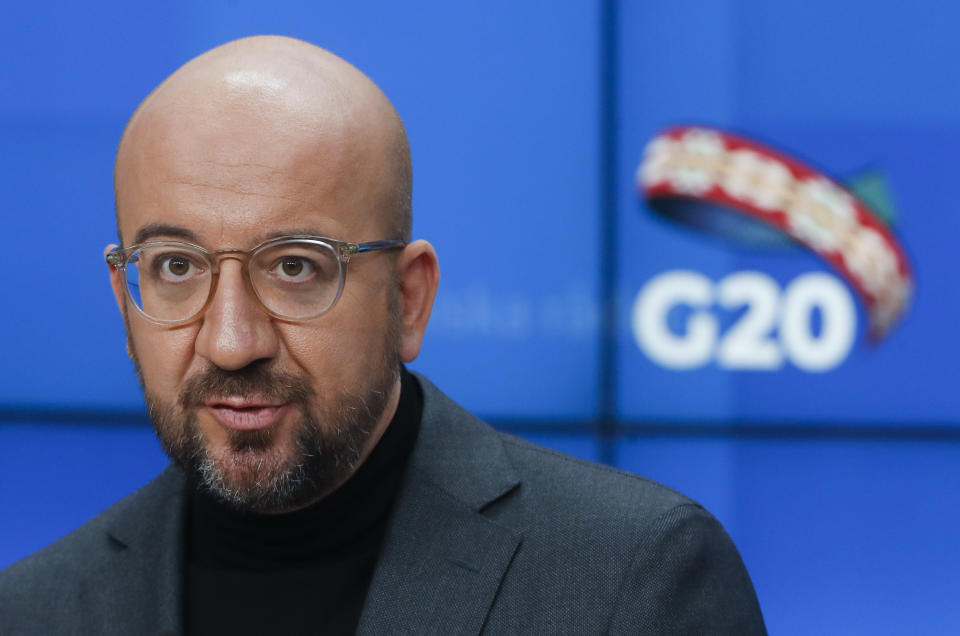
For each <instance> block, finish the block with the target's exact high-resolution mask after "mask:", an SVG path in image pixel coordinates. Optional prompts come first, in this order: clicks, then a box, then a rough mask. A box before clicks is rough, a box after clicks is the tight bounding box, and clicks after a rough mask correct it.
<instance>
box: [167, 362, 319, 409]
mask: <svg viewBox="0 0 960 636" xmlns="http://www.w3.org/2000/svg"><path fill="white" fill-rule="evenodd" d="M313 394H314V391H313V387H311V386H310V383H309V382H307V380H305V379H304V378H302V377H300V376H299V375H295V374H293V373H288V372H286V371H279V370H276V369H272V368H270V366H269V364H268V363H266V364H265V363H264V362H255V363H253V364H250V365H248V366H246V367H244V368H242V369H237V370H235V371H226V370H224V369H221V368H219V367H215V366H210V367H208V368H206V369H205V370H203V371H202V372H200V373H198V374H196V375H194V376H193V377H191V378H190V379H188V380H187V381H186V382H184V385H183V388H182V389H181V390H180V395H179V396H178V402H179V403H180V406H181V407H182V408H184V409H188V408H191V407H197V406H201V405H202V404H203V403H204V402H206V401H207V400H209V399H211V398H222V397H227V396H230V395H245V396H246V395H256V396H258V397H263V398H266V399H268V400H273V401H277V402H287V403H292V404H305V403H306V402H307V401H308V400H309V399H310V398H311V397H313Z"/></svg>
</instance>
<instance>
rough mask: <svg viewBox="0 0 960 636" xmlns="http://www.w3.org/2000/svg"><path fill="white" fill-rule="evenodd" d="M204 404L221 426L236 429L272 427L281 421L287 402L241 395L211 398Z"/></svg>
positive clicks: (251, 429) (248, 429)
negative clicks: (282, 402)
mask: <svg viewBox="0 0 960 636" xmlns="http://www.w3.org/2000/svg"><path fill="white" fill-rule="evenodd" d="M204 406H205V407H207V409H209V410H210V413H211V414H212V415H213V417H214V418H215V419H216V420H217V422H219V423H220V425H221V426H224V427H226V428H231V429H233V430H236V431H257V430H261V429H265V428H270V427H271V426H274V425H276V424H277V423H278V422H279V421H280V418H281V417H283V413H284V411H285V408H286V404H277V403H275V402H270V401H267V400H257V399H251V398H245V397H240V396H230V397H225V398H214V399H210V400H207V401H206V402H204Z"/></svg>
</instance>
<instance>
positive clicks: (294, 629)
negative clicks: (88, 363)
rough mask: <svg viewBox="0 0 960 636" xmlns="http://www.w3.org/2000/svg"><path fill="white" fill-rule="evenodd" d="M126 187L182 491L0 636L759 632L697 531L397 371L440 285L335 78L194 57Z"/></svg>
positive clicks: (90, 554) (223, 52) (44, 585)
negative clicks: (505, 432) (497, 429)
mask: <svg viewBox="0 0 960 636" xmlns="http://www.w3.org/2000/svg"><path fill="white" fill-rule="evenodd" d="M115 188H116V200H117V227H118V233H119V237H120V241H121V246H113V245H111V246H108V248H107V250H106V252H105V256H106V260H107V262H108V264H109V268H110V282H111V284H112V286H113V291H114V294H115V296H116V300H117V304H118V306H119V308H120V311H121V312H122V314H123V317H124V320H125V322H126V328H127V342H128V350H129V354H130V357H131V359H132V360H133V362H134V365H135V367H136V369H137V373H138V375H139V377H140V380H141V383H142V385H143V390H144V396H145V399H146V403H147V407H148V412H149V414H150V418H151V420H152V422H153V425H154V428H155V430H156V433H157V436H158V438H159V439H160V442H161V444H162V445H163V447H164V449H165V450H166V452H167V453H168V454H169V455H170V457H171V458H172V459H173V465H172V467H170V468H168V469H167V470H166V471H165V472H164V473H162V474H161V475H160V476H159V477H158V478H157V479H156V480H154V481H153V482H152V483H150V484H149V485H147V486H146V487H144V488H143V489H141V490H140V491H138V492H137V493H135V494H133V495H131V496H130V497H128V498H126V499H124V500H123V501H121V502H120V503H118V504H117V505H115V506H114V507H112V508H110V509H109V510H107V511H106V512H104V513H102V514H101V515H100V516H98V517H97V518H95V519H93V520H92V521H91V522H89V523H88V524H86V525H84V526H82V527H81V528H79V529H78V530H76V531H74V532H73V533H72V534H70V535H68V536H67V537H65V538H64V539H62V540H61V541H59V542H57V543H55V544H53V545H52V546H50V547H48V548H46V549H45V550H43V551H41V552H39V553H37V554H35V555H33V556H31V557H29V558H27V559H25V560H23V561H21V562H19V563H17V564H15V565H13V566H11V567H10V568H8V569H7V570H6V571H5V572H3V573H2V574H0V633H3V634H20V633H27V634H33V633H36V634H56V633H84V634H86V633H89V634H113V633H116V634H149V633H157V632H164V633H188V634H207V633H278V634H288V633H291V634H292V633H354V632H359V633H366V634H381V633H416V634H477V633H481V632H482V633H488V634H528V633H536V634H554V633H569V634H591V633H608V632H609V633H670V634H673V633H697V634H706V633H709V634H713V633H717V634H756V633H763V632H764V628H763V621H762V618H761V615H760V611H759V608H758V605H757V601H756V597H755V595H754V592H753V588H752V586H751V583H750V580H749V577H748V576H747V573H746V571H745V569H744V567H743V564H742V562H741V560H740V557H739V555H738V554H737V552H736V549H735V548H734V547H733V545H732V543H731V542H730V540H729V538H728V537H727V536H726V534H725V533H724V531H723V529H722V528H721V527H720V525H719V524H718V523H717V522H716V521H715V520H714V519H713V518H712V517H711V516H710V515H709V514H708V513H706V512H705V511H704V510H703V509H702V508H700V507H699V506H698V505H697V504H695V503H693V502H691V501H689V500H688V499H685V498H684V497H682V496H680V495H678V494H676V493H674V492H672V491H670V490H668V489H666V488H663V487H661V486H659V485H656V484H653V483H651V482H649V481H646V480H643V479H642V478H638V477H634V476H631V475H627V474H624V473H621V472H618V471H615V470H613V469H610V468H606V467H601V466H598V465H594V464H590V463H587V462H581V461H578V460H575V459H572V458H569V457H565V456H563V455H560V454H558V453H554V452H552V451H549V450H546V449H543V448H540V447H537V446H534V445H531V444H528V443H526V442H523V441H521V440H518V439H515V438H512V437H510V436H506V435H502V434H499V433H496V432H494V431H493V430H491V429H490V428H488V427H487V426H486V425H484V424H483V423H481V422H479V421H478V420H476V419H475V418H473V417H472V416H471V415H469V414H468V413H466V412H465V411H463V410H462V409H461V408H460V407H458V406H457V405H456V404H454V403H452V402H451V401H450V400H448V399H447V398H446V397H445V396H444V395H443V394H442V393H440V391H439V390H437V389H436V388H435V387H434V386H433V385H432V384H430V383H429V382H428V381H427V380H426V379H425V378H422V377H419V376H413V375H411V374H409V373H408V372H407V371H406V370H405V369H404V368H403V366H402V363H403V362H409V361H411V360H413V359H414V358H415V357H416V356H417V353H418V352H419V348H420V342H421V338H422V337H423V333H424V330H425V328H426V324H427V320H428V318H429V315H430V310H431V307H432V303H433V298H434V294H435V292H436V289H437V283H438V279H439V273H438V272H439V270H438V265H437V258H436V255H435V254H434V251H433V249H432V247H431V246H430V245H429V244H428V243H426V242H424V241H414V242H409V241H410V237H409V234H410V224H411V212H410V192H411V171H410V159H409V150H408V147H407V141H406V137H405V133H404V130H403V126H402V124H401V122H400V119H399V117H398V116H397V114H396V113H395V111H394V110H393V108H392V106H391V105H390V103H389V102H388V101H387V99H386V98H385V97H384V95H383V94H382V93H381V92H380V91H379V90H378V89H377V88H376V86H374V85H373V84H372V83H371V82H370V80H369V79H367V78H366V77H365V76H364V75H362V74H361V73H360V72H359V71H357V70H356V69H354V68H353V67H352V66H350V65H349V64H347V63H346V62H344V61H343V60H340V59H339V58H337V57H335V56H333V55H332V54H330V53H328V52H325V51H323V50H321V49H318V48H316V47H314V46H312V45H309V44H306V43H304V42H300V41H297V40H292V39H289V38H279V37H257V38H248V39H244V40H239V41H236V42H232V43H229V44H226V45H224V46H221V47H219V48H217V49H214V50H213V51H210V52H208V53H206V54H204V55H201V56H200V57H198V58H197V59H195V60H193V61H191V62H189V63H188V64H186V65H185V66H184V67H182V68H181V69H179V70H178V71H177V72H176V73H174V74H173V75H172V76H171V77H170V78H168V79H167V80H166V81H165V82H163V84H161V85H160V86H159V87H158V88H157V89H156V90H154V91H153V93H151V94H150V95H149V96H148V97H147V99H146V100H144V102H143V103H142V104H141V105H140V107H139V108H138V109H137V111H136V112H135V113H134V115H133V117H132V118H131V119H130V122H129V123H128V125H127V128H126V130H125V131H124V135H123V138H122V139H121V142H120V146H119V149H118V152H117V160H116V170H115ZM348 272H349V275H347V273H348Z"/></svg>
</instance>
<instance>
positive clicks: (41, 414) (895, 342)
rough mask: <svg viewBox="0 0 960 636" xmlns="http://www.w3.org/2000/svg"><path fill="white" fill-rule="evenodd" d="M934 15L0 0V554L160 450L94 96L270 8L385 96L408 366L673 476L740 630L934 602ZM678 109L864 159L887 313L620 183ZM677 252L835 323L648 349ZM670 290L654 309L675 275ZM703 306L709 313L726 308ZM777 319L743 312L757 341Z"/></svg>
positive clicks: (939, 615) (138, 80) (923, 6)
mask: <svg viewBox="0 0 960 636" xmlns="http://www.w3.org/2000/svg"><path fill="white" fill-rule="evenodd" d="M958 19H960V9H956V8H953V7H952V6H946V7H945V6H943V5H942V4H940V3H936V4H935V3H933V2H920V3H919V4H917V3H914V5H912V7H911V9H910V10H909V11H908V10H907V9H905V8H902V7H901V5H900V3H894V2H892V1H891V2H867V1H866V0H856V1H852V2H847V3H836V2H833V3H828V2H825V1H823V0H816V1H813V0H806V1H804V2H799V1H786V2H778V3H765V2H761V1H759V0H709V1H702V0H701V1H694V0H675V1H672V2H659V1H658V2H654V1H647V2H643V1H637V2H630V1H626V0H622V1H620V2H617V1H615V0H607V1H601V0H592V1H590V0H580V1H568V2H562V3H540V2H507V1H505V0H503V1H490V0H486V1H484V2H465V3H443V2H408V3H399V4H398V3H391V2H385V1H376V2H375V1H368V2H355V3H350V4H349V5H348V4H347V3H333V2H330V3H325V2H321V3H318V2H307V1H303V2H277V3H270V5H269V6H268V5H267V4H266V3H259V2H252V1H246V0H231V1H223V2H203V3H197V2H186V1H183V2H170V3H155V4H145V5H141V4H140V3H121V2H104V1H101V2H87V3H83V4H74V3H67V2H62V3H58V2H35V3H32V4H30V5H27V4H25V3H24V4H16V5H12V4H8V5H5V6H4V8H3V9H2V10H0V50H2V52H3V54H4V55H3V57H4V60H5V61H6V62H5V64H4V65H2V66H0V86H3V90H2V91H0V183H2V185H3V191H4V195H5V196H4V203H3V204H2V214H3V225H2V228H3V229H4V230H5V236H4V238H3V249H2V250H0V268H2V271H3V272H5V275H4V276H2V277H0V289H2V291H3V292H4V298H5V299H6V300H5V301H4V311H3V312H2V314H0V329H2V331H3V333H5V334H7V336H6V343H5V344H6V346H5V349H4V352H5V360H4V363H3V365H2V367H0V510H3V511H5V514H4V515H3V517H2V520H3V522H2V525H0V567H2V566H3V565H6V564H8V563H10V562H12V561H14V560H16V559H17V558H20V557H21V556H23V555H25V554H27V553H29V552H30V551H32V550H34V549H37V548H39V547H41V546H42V545H45V544H46V543H48V542H50V541H51V540H53V539H55V538H57V537H58V536H60V535H62V534H63V533H65V532H67V531H68V530H69V529H71V528H72V527H74V526H76V525H77V524H78V523H80V522H82V521H84V520H85V519H87V518H89V517H91V516H92V515H94V514H95V513H96V512H98V511H99V510H101V509H103V508H104V507H106V506H107V505H109V504H110V503H111V502H113V501H115V500H116V499H117V498H119V497H120V496H122V495H123V494H126V493H128V492H130V491H132V490H133V489H135V488H136V487H137V486H139V485H140V484H142V483H144V482H146V481H147V480H149V479H150V477H151V476H152V475H153V474H155V473H156V472H157V471H158V470H159V469H160V468H161V467H162V466H163V465H164V464H165V458H164V457H163V456H162V454H161V453H160V451H159V450H158V448H157V446H156V444H155V442H154V441H153V439H152V433H151V432H150V429H149V426H148V425H147V423H146V420H145V418H144V415H143V409H142V401H141V397H140V394H139V390H138V388H137V384H136V381H135V379H134V377H133V373H132V369H131V367H130V364H129V362H128V360H127V359H126V355H125V352H124V339H123V326H122V321H121V320H120V317H119V316H118V315H117V312H116V309H115V307H114V304H113V299H112V296H111V293H110V289H109V286H108V284H107V276H106V274H107V272H106V267H105V265H104V264H103V262H102V257H101V252H102V248H103V246H105V245H106V244H107V243H109V242H111V241H112V240H113V236H114V232H115V230H114V227H113V211H112V192H111V169H112V155H113V152H114V150H115V146H116V142H117V140H118V138H119V135H120V132H121V130H122V127H123V124H124V122H125V120H126V117H127V116H128V115H129V114H130V113H131V112H132V110H133V109H134V108H135V107H136V105H137V103H138V102H139V100H140V99H142V97H143V96H145V95H146V94H147V93H148V92H149V90H150V89H151V88H152V87H153V86H155V85H156V84H157V83H158V82H160V81H161V80H162V79H163V78H164V77H165V76H166V75H168V74H169V73H170V72H172V71H173V70H174V69H175V68H176V67H177V66H179V65H180V64H182V63H183V62H185V61H187V60H188V59H190V58H191V57H193V56H195V55H196V54H198V53H200V52H202V51H204V50H206V49H208V48H211V47H213V46H215V45H217V44H220V43H222V42H224V41H226V40H229V39H232V38H235V37H239V36H243V35H250V34H254V33H282V34H288V35H293V36H297V37H301V38H304V39H307V40H309V41H312V42H315V43H317V44H320V45H322V46H324V47H326V48H329V49H331V50H333V51H334V52H335V53H338V54H339V55H341V56H343V57H345V58H346V59H348V60H350V61H351V62H353V63H354V64H356V65H357V66H359V67H360V68H361V69H362V70H364V71H365V72H366V73H368V74H369V75H370V76H371V77H372V78H373V79H374V80H375V81H376V82H377V83H378V84H379V85H380V86H381V87H382V88H383V89H384V91H385V92H386V93H387V94H388V96H390V98H391V99H392V100H393V101H394V103H395V105H396V106H397V108H398V110H399V111H400V113H401V116H402V117H403V118H404V120H405V122H406V125H407V128H408V133H409V135H410V138H411V143H412V151H413V159H414V170H415V191H414V204H415V224H414V234H415V235H416V236H418V237H423V238H427V239H429V240H430V241H431V242H433V244H434V245H435V246H436V248H437V251H438V254H439V257H440V262H441V270H442V282H441V288H440V294H439V297H438V299H437V303H436V306H435V310H434V316H433V318H432V321H431V324H430V327H429V329H428V333H427V339H426V343H425V346H424V350H423V353H422V355H421V357H420V359H419V360H418V361H417V362H416V363H415V364H414V365H413V367H414V368H415V369H417V370H420V371H422V372H424V373H425V374H426V375H428V376H429V377H431V378H432V379H433V380H434V381H435V382H436V383H437V384H438V385H439V386H440V387H441V388H442V389H444V390H445V391H446V392H448V393H449V394H450V395H451V396H452V397H454V398H455V399H457V400H459V401H460V402H462V403H463V404H464V405H465V406H467V407H468V408H470V409H471V410H473V411H475V412H477V413H478V414H480V415H481V416H484V417H486V418H488V419H489V420H491V421H492V422H494V423H495V424H496V425H498V426H500V427H501V428H505V429H507V430H511V431H514V432H517V433H519V434H522V435H524V436H526V437H529V438H531V439H533V440H535V441H538V442H541V443H544V444H547V445H550V446H553V447H556V448H558V449H560V450H563V451H565V452H569V453H572V454H575V455H578V456H581V457H585V458H588V459H595V460H602V461H606V462H609V463H613V464H616V465H618V466H620V467H622V468H624V469H626V470H630V471H634V472H639V473H642V474H645V475H648V476H651V477H653V478H655V479H658V480H660V481H663V482H665V483H667V484H668V485H671V486H673V487H675V488H677V489H679V490H681V491H683V492H685V493H687V494H690V495H691V496H693V497H694V498H696V499H698V500H700V501H701V502H703V503H704V504H705V505H706V506H707V507H708V508H710V509H711V510H712V511H713V512H714V513H715V514H716V515H717V516H718V517H719V518H720V519H721V521H723V523H724V524H725V526H726V527H727V528H728V530H729V532H730V534H731V535H732V536H733V538H734V539H735V541H736V542H737V544H738V546H739V547H740V549H741V552H742V553H743V556H744V560H745V561H746V563H747V566H748V568H749V569H750V571H751V574H752V575H753V578H754V581H755V584H756V587H757V591H758V594H759V597H760V602H761V605H762V607H763V609H764V612H765V615H766V618H767V622H768V626H769V628H770V631H771V633H775V634H810V633H843V634H901V633H945V634H946V633H956V631H957V630H958V629H960V609H958V606H957V604H956V603H955V602H954V601H953V596H954V595H955V594H954V591H955V590H956V589H958V587H960V585H958V584H960V581H958V575H957V574H956V572H957V571H958V567H957V566H958V565H960V554H958V552H960V548H958V547H957V542H956V541H955V540H954V538H953V534H954V532H953V528H954V527H955V526H956V525H957V524H958V523H960V515H958V513H957V512H956V508H957V507H956V505H955V504H956V501H957V495H956V492H957V489H956V486H957V485H958V483H957V482H958V480H960V477H958V471H957V470H956V468H955V467H956V466H957V465H960V397H958V393H957V392H956V391H954V390H953V387H952V384H951V383H952V381H953V374H952V373H951V370H952V362H951V360H952V357H951V356H953V355H956V353H957V350H958V348H957V343H958V338H957V336H956V335H955V333H956V330H955V329H954V328H953V325H952V321H953V320H954V319H956V317H957V315H958V311H957V307H956V304H957V302H958V301H957V295H956V294H955V293H953V289H954V288H956V287H957V283H958V280H957V276H956V274H955V273H954V267H952V265H953V263H952V259H951V257H950V254H951V253H953V249H954V248H953V247H952V241H953V239H955V238H960V233H958V231H957V230H958V227H957V224H958V223H960V221H958V218H960V217H958V216H957V215H955V214H954V213H953V207H954V206H953V201H952V197H953V191H952V189H951V188H952V185H951V184H952V183H953V179H952V178H951V177H952V174H951V172H952V169H953V165H954V163H955V159H954V158H953V156H952V149H954V148H956V147H958V145H957V143H955V140H958V133H960V127H958V123H960V85H958V84H957V83H956V82H953V81H951V77H952V75H951V71H950V69H951V68H952V65H953V64H955V63H957V62H958V61H960V42H958V40H957V38H956V37H955V29H954V27H953V25H955V24H956V23H957V20H958ZM677 123H699V124H707V125H713V126H718V127H721V128H725V129H732V130H737V131H740V132H741V133H743V134H747V135H750V136H753V137H756V138H759V139H761V140H763V141H764V142H766V143H769V144H771V145H774V146H775V147H777V148H779V149H781V150H783V151H784V152H787V153H788V154H791V155H793V156H797V157H800V158H802V159H803V160H804V161H806V162H808V163H810V164H812V165H814V166H816V167H818V168H820V169H822V170H823V171H825V172H827V173H828V174H830V175H832V176H834V177H835V178H837V179H838V180H841V181H849V180H851V179H853V178H855V177H857V176H858V175H862V174H864V173H869V174H871V175H874V176H875V177H876V178H877V179H879V181H880V182H881V183H882V184H883V189H884V192H885V194H886V198H887V200H888V203H890V207H891V209H893V210H894V212H895V219H894V221H893V224H892V227H893V232H894V234H895V235H896V236H897V238H898V240H899V241H900V242H901V244H902V245H903V246H904V247H905V249H906V251H907V253H908V255H909V258H910V261H911V264H912V266H913V268H914V272H915V276H916V284H917V287H916V294H915V297H914V299H913V301H912V303H911V305H910V307H909V309H908V312H907V314H906V317H905V319H904V320H903V321H902V322H901V323H900V324H899V325H898V326H896V327H895V328H894V329H893V330H892V331H891V333H890V334H889V336H888V337H887V338H886V339H884V340H883V341H881V342H879V343H877V344H875V345H871V344H868V343H867V341H866V337H865V333H866V323H865V314H864V310H863V307H862V304H861V303H860V301H859V300H858V299H857V297H856V295H855V294H853V292H852V290H850V289H849V287H847V286H846V283H844V282H842V279H840V278H839V277H837V276H836V274H835V272H834V271H833V270H832V269H831V268H830V267H829V266H828V265H826V264H825V263H824V262H823V261H822V260H821V259H819V258H817V257H815V256H814V255H812V254H811V253H809V252H807V251H805V250H803V249H800V248H780V249H755V248H749V247H745V246H743V245H738V244H735V243H732V242H730V241H724V240H721V239H718V238H717V237H714V236H709V235H705V234H702V233H697V232H694V231H691V230H689V229H686V228H682V227H679V226H677V225H675V224H671V223H668V222H665V221H664V220H662V219H660V218H658V217H656V216H655V215H653V214H652V213H651V211H650V210H649V209H648V208H647V207H646V206H645V204H644V202H643V201H642V200H641V199H640V198H639V197H638V196H637V193H636V190H635V186H634V175H635V172H636V170H637V167H638V165H639V162H640V160H641V157H642V153H643V148H644V147H645V145H646V144H647V142H648V141H650V139H651V138H652V137H653V136H654V135H655V134H656V133H657V132H658V131H659V130H660V129H661V128H662V127H664V126H666V125H671V124H677ZM678 270H679V271H685V272H691V273H693V274H695V275H697V276H700V277H701V278H702V279H703V280H707V281H709V284H710V285H717V284H719V283H720V281H722V280H724V279H727V278H729V277H731V276H734V275H737V274H738V273H741V272H753V273H759V274H762V275H764V276H768V277H770V279H771V280H772V281H773V282H774V283H775V288H776V290H777V294H779V296H778V298H779V301H782V300H783V298H784V297H785V295H786V294H787V293H788V292H787V291H786V290H787V289H788V285H789V284H790V283H791V282H792V281H794V280H796V279H797V278H799V277H801V276H805V275H809V274H811V273H823V274H825V275H827V276H831V277H834V278H836V279H837V281H839V282H840V285H841V286H842V289H845V290H847V292H849V294H850V297H851V299H852V300H853V302H854V306H855V307H856V316H855V324H853V325H852V329H853V330H854V339H853V341H852V344H851V346H850V348H849V350H848V351H845V352H844V355H842V356H840V357H839V358H838V359H837V360H836V361H835V364H833V366H831V367H830V368H829V369H825V370H821V371H810V370H805V369H803V368H801V367H799V366H797V365H796V364H793V363H792V362H791V360H790V359H789V356H788V355H786V354H783V358H784V359H783V362H782V364H780V365H777V366H775V367H774V368H771V369H766V370H758V369H730V368H729V367H726V366H723V365H721V364H718V362H717V357H716V355H715V350H713V349H711V350H710V352H708V353H709V355H707V356H706V357H705V358H704V359H703V361H702V363H700V364H698V365H697V366H695V367H694V368H687V369H677V368H671V367H669V365H667V366H665V365H664V364H663V363H662V360H659V359H657V358H656V356H651V355H650V352H649V351H648V350H647V349H645V348H644V345H643V339H642V337H640V336H639V335H638V333H637V331H636V329H635V328H634V315H633V312H635V311H636V306H637V303H638V297H639V296H640V294H641V291H642V290H643V289H645V288H646V286H647V285H648V284H650V282H651V281H655V280H657V279H658V277H661V276H663V275H664V274H669V273H670V272H675V271H678ZM779 301H778V302H779ZM747 310H749V307H747ZM671 311H672V313H671V314H670V315H669V316H668V317H667V318H666V321H667V322H666V323H665V324H666V327H667V328H668V329H669V330H670V331H671V333H673V335H674V337H677V338H683V337H685V333H684V318H685V316H687V315H688V314H689V312H690V311H691V308H690V307H684V306H678V307H676V308H675V309H674V310H671ZM706 311H707V312H708V314H709V316H710V317H711V319H712V320H715V321H716V324H717V325H718V326H719V334H718V340H719V339H722V338H723V337H724V336H725V334H726V333H728V331H729V329H730V328H731V326H732V325H733V324H734V323H736V322H737V321H738V320H741V319H742V312H743V310H742V309H739V310H737V311H727V310H725V309H723V308H720V307H717V306H711V307H708V308H707V310H706ZM777 320H779V319H777ZM777 320H774V321H772V322H771V325H770V327H769V329H768V330H767V331H765V332H764V333H763V338H764V340H765V341H768V342H769V343H771V346H773V347H779V349H778V350H779V351H781V353H782V352H783V349H782V340H783V337H782V336H781V335H780V332H779V329H778V324H779V323H778V322H777ZM825 320H826V318H823V317H821V318H820V320H819V322H821V323H822V322H824V321H825ZM810 328H811V333H812V334H813V335H814V336H816V335H817V333H818V332H820V331H822V330H823V329H824V328H825V326H824V325H822V324H820V325H819V326H818V320H817V319H816V318H814V319H813V324H811V326H810Z"/></svg>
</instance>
